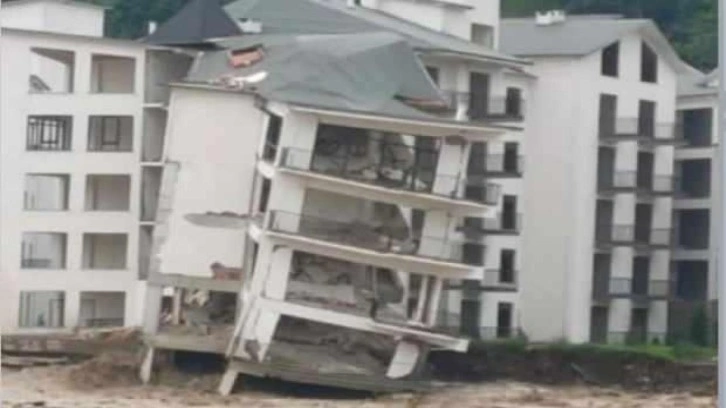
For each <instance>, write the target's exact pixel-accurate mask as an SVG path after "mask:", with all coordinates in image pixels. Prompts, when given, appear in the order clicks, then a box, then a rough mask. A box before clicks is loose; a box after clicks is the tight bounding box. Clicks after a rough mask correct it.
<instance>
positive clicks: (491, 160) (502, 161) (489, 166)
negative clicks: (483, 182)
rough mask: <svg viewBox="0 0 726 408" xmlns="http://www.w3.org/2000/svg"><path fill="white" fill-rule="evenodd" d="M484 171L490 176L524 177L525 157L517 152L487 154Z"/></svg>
mask: <svg viewBox="0 0 726 408" xmlns="http://www.w3.org/2000/svg"><path fill="white" fill-rule="evenodd" d="M484 171H485V173H484V174H486V175H487V176H490V177H522V174H524V157H523V156H521V155H516V154H506V153H505V154H487V155H486V156H484Z"/></svg>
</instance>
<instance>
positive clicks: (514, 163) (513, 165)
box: [502, 142, 520, 174]
mask: <svg viewBox="0 0 726 408" xmlns="http://www.w3.org/2000/svg"><path fill="white" fill-rule="evenodd" d="M502 163H503V170H504V172H505V173H510V174H518V173H519V172H520V168H519V167H520V166H519V143H517V142H506V143H504V158H503V162H502Z"/></svg>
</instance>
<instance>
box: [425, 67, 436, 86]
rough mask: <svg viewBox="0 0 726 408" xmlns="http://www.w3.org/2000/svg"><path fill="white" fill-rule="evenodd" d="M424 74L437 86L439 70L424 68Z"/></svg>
mask: <svg viewBox="0 0 726 408" xmlns="http://www.w3.org/2000/svg"><path fill="white" fill-rule="evenodd" d="M426 72H427V73H428V74H429V78H431V80H432V81H434V83H435V84H436V85H438V84H439V69H438V68H436V67H431V66H426Z"/></svg>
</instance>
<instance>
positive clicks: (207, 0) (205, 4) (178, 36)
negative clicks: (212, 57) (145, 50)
mask: <svg viewBox="0 0 726 408" xmlns="http://www.w3.org/2000/svg"><path fill="white" fill-rule="evenodd" d="M241 33H242V32H241V30H240V28H239V26H238V25H237V23H235V22H234V21H233V20H232V19H231V18H230V17H229V15H228V14H227V13H226V12H225V11H224V10H223V9H222V6H221V5H220V4H219V0H191V1H190V2H189V3H187V5H186V6H184V8H182V9H181V10H179V12H178V13H176V14H175V15H174V16H172V17H171V18H170V19H169V20H167V21H165V22H164V24H161V25H160V26H159V28H158V29H157V30H156V31H154V33H152V34H151V35H150V36H148V37H146V39H145V41H146V42H148V43H150V44H157V45H196V44H203V43H206V42H207V41H208V40H209V39H211V38H220V37H229V36H234V35H239V34H241Z"/></svg>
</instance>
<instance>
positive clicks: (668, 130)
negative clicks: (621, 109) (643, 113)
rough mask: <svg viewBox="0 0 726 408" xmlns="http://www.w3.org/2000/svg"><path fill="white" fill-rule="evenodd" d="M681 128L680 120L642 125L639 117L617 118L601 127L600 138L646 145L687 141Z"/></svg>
mask: <svg viewBox="0 0 726 408" xmlns="http://www.w3.org/2000/svg"><path fill="white" fill-rule="evenodd" d="M680 128H681V125H680V123H678V122H674V123H653V124H648V125H641V123H640V121H639V119H638V118H617V119H616V120H615V122H614V123H613V124H612V125H610V126H602V127H601V128H600V139H602V140H604V141H611V142H615V141H620V140H623V141H625V140H633V141H637V142H638V143H641V144H644V145H659V144H680V143H684V142H685V140H684V139H683V132H682V131H680Z"/></svg>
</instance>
